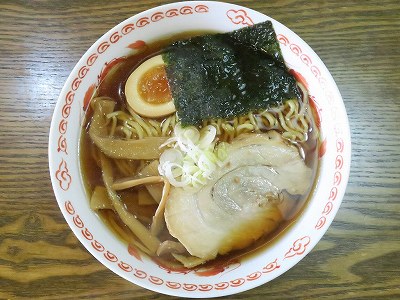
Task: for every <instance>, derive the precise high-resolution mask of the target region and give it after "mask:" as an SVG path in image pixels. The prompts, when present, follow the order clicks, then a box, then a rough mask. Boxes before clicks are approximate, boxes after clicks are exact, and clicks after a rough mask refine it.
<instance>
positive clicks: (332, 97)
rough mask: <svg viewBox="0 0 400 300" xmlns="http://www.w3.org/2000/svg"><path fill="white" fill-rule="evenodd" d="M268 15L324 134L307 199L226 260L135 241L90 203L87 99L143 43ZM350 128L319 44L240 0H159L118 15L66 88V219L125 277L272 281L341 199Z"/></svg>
mask: <svg viewBox="0 0 400 300" xmlns="http://www.w3.org/2000/svg"><path fill="white" fill-rule="evenodd" d="M265 20H270V21H271V22H272V23H273V26H274V29H275V31H276V35H277V39H278V41H279V43H280V47H281V51H282V54H283V56H284V59H285V62H286V64H287V66H288V67H289V68H291V69H293V70H294V71H295V72H296V73H297V74H300V78H301V81H302V82H303V83H304V84H305V85H307V88H308V91H309V93H310V96H311V98H312V99H313V104H314V106H315V107H314V109H315V111H316V112H317V114H318V117H317V120H316V123H317V126H318V127H319V130H320V135H321V137H320V139H321V142H320V144H319V146H318V147H319V148H318V161H319V163H318V164H319V169H318V175H317V179H316V182H315V184H314V188H313V190H312V193H311V195H310V197H309V201H308V204H307V206H306V207H305V209H304V210H303V211H302V213H301V215H300V216H298V218H297V220H296V221H295V222H294V223H293V224H292V225H291V226H290V227H289V228H287V230H285V232H284V233H283V234H281V235H280V236H279V237H278V238H276V239H275V240H274V241H273V242H272V243H270V244H269V245H267V246H264V247H261V248H259V249H257V250H256V251H255V252H253V253H252V254H251V255H245V256H243V257H240V258H239V259H236V260H234V261H230V262H229V263H227V264H224V265H222V266H218V267H215V266H214V267H208V268H207V267H204V268H201V267H200V268H195V269H193V270H187V269H181V270H170V269H168V268H166V267H165V266H163V265H161V264H158V263H156V262H155V261H153V260H152V259H150V258H149V257H147V256H146V255H144V254H143V253H141V252H138V251H132V249H129V248H128V246H127V245H126V244H125V243H124V242H123V241H121V240H120V239H119V238H118V237H116V236H115V235H114V233H113V232H112V231H111V230H110V229H109V228H108V227H107V226H106V225H105V224H104V223H103V222H102V220H101V219H100V218H99V217H98V216H97V215H96V214H95V213H94V212H93V211H92V210H91V209H90V206H89V200H88V196H87V193H86V191H85V187H84V182H83V179H82V175H81V166H80V163H79V139H80V133H81V126H82V124H83V117H84V107H86V106H87V104H88V102H89V101H90V99H91V98H92V96H93V94H94V92H95V91H96V88H97V87H98V86H99V83H100V80H101V78H103V75H104V73H106V72H107V71H108V70H109V68H110V66H112V65H113V63H114V62H115V61H116V60H118V58H120V57H123V56H127V55H129V54H131V53H132V51H135V49H137V47H138V46H140V45H142V44H143V43H151V42H154V41H157V40H160V39H163V38H165V37H168V36H171V35H174V34H178V33H181V32H185V31H204V32H209V31H214V32H227V31H232V30H235V29H239V28H241V27H244V26H249V25H252V24H255V23H259V22H262V21H265ZM350 146H351V145H350V134H349V125H348V120H347V115H346V111H345V107H344V104H343V101H342V98H341V96H340V93H339V90H338V88H337V86H336V84H335V82H334V80H333V78H332V76H331V74H330V73H329V71H328V70H327V68H326V67H325V65H324V64H323V62H322V61H321V60H320V59H319V57H318V56H317V55H316V53H315V52H314V51H313V50H312V49H311V48H310V47H309V46H308V45H307V44H306V43H305V42H304V41H303V40H302V39H301V38H299V37H298V36H297V35H296V34H295V33H293V32H292V31H291V30H290V29H288V28H287V27H285V26H284V25H282V24H280V23H279V22H277V21H275V20H273V19H272V18H270V17H268V16H266V15H264V14H261V13H259V12H257V11H254V10H251V9H248V8H245V7H241V6H238V5H233V4H228V3H221V2H207V1H190V2H179V3H172V4H167V5H163V6H160V7H156V8H153V9H150V10H147V11H145V12H142V13H139V14H137V15H135V16H133V17H131V18H129V19H127V20H125V21H123V22H122V23H120V24H118V25H116V26H115V27H114V28H112V29H111V30H110V31H108V32H107V33H106V34H104V35H103V36H102V37H101V38H99V39H98V40H97V41H96V42H95V43H94V44H93V45H92V46H91V47H90V48H89V50H88V51H87V52H86V53H85V54H84V55H83V56H82V58H81V59H80V60H79V62H78V63H77V64H76V66H75V68H74V69H73V70H72V72H71V74H70V76H69V77H68V79H67V81H66V83H65V85H64V87H63V89H62V91H61V93H60V96H59V98H58V101H57V104H56V107H55V110H54V115H53V119H52V123H51V130H50V139H49V167H50V175H51V180H52V185H53V189H54V193H55V196H56V199H57V202H58V204H59V207H60V209H61V212H62V214H63V215H64V217H65V219H66V221H67V223H68V224H69V226H70V227H71V229H72V231H73V232H74V234H75V235H76V237H77V238H78V239H79V240H80V242H81V243H82V244H83V245H84V246H85V247H86V249H87V250H88V251H89V252H90V253H91V254H92V255H93V256H94V257H95V258H96V259H97V260H98V261H99V262H101V263H102V264H103V265H105V266H106V267H107V268H109V269H110V270H112V271H113V272H114V273H116V274H117V275H119V276H121V277H122V278H124V279H126V280H128V281H130V282H132V283H133V284H136V285H138V286H141V287H143V288H146V289H149V290H152V291H155V292H159V293H163V294H168V295H175V296H181V297H190V298H202V297H208V298H209V297H219V296H224V295H229V294H235V293H239V292H242V291H245V290H249V289H252V288H255V287H257V286H260V285H262V284H265V283H267V282H269V281H271V280H273V279H274V278H276V277H278V276H280V275H281V274H283V273H284V272H286V271H288V270H289V269H291V268H292V267H294V266H295V265H296V264H297V263H298V262H299V261H300V260H301V259H303V258H304V257H305V256H306V255H307V254H308V253H309V252H310V251H311V250H312V249H313V247H314V246H315V245H316V244H317V243H318V241H319V240H320V239H321V238H322V236H323V234H324V233H325V232H326V230H327V229H328V227H329V225H330V224H331V222H332V220H333V218H334V216H335V214H336V212H337V211H338V209H339V206H340V203H341V201H342V198H343V195H344V193H345V188H346V184H347V180H348V175H349V168H350Z"/></svg>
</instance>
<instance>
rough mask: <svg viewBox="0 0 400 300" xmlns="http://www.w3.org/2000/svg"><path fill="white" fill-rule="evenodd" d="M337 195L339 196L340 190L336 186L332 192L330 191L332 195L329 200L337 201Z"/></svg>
mask: <svg viewBox="0 0 400 300" xmlns="http://www.w3.org/2000/svg"><path fill="white" fill-rule="evenodd" d="M337 194H338V189H337V187H335V186H334V187H332V188H331V191H330V193H329V198H328V200H331V201H334V200H335V199H336V196H337Z"/></svg>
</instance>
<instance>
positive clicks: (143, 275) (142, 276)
mask: <svg viewBox="0 0 400 300" xmlns="http://www.w3.org/2000/svg"><path fill="white" fill-rule="evenodd" d="M134 270H135V272H134V273H133V275H135V277H137V278H140V279H145V278H146V277H147V273H146V272H145V271H142V270H139V269H134Z"/></svg>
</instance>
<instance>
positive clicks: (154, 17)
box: [150, 11, 164, 22]
mask: <svg viewBox="0 0 400 300" xmlns="http://www.w3.org/2000/svg"><path fill="white" fill-rule="evenodd" d="M162 19H164V13H162V12H160V11H159V12H156V13H154V14H152V15H151V17H150V20H151V21H152V22H158V21H160V20H162Z"/></svg>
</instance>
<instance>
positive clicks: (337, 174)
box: [333, 171, 342, 186]
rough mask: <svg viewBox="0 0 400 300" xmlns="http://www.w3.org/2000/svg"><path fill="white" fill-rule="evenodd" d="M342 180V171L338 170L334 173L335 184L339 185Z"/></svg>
mask: <svg viewBox="0 0 400 300" xmlns="http://www.w3.org/2000/svg"><path fill="white" fill-rule="evenodd" d="M341 181H342V173H340V172H339V171H336V172H335V174H334V175H333V185H336V186H338V185H339V184H340V182H341Z"/></svg>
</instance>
